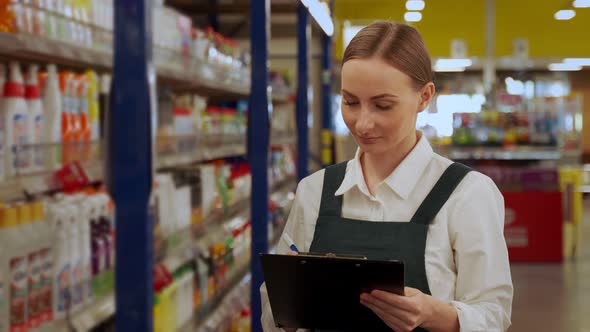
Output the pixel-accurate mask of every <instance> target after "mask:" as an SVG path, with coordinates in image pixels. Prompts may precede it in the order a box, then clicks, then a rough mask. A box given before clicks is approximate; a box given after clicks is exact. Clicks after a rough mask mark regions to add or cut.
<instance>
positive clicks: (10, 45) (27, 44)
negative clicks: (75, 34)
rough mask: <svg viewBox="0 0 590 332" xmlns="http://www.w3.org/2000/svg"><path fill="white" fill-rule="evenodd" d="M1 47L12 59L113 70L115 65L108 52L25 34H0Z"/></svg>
mask: <svg viewBox="0 0 590 332" xmlns="http://www.w3.org/2000/svg"><path fill="white" fill-rule="evenodd" d="M0 45H2V48H0V55H4V56H9V57H10V58H11V59H23V60H27V61H39V62H42V63H46V62H53V63H56V64H58V65H66V66H68V67H79V68H88V67H92V68H97V69H99V68H100V69H108V68H111V67H112V63H113V56H112V54H109V53H107V52H102V51H98V50H94V49H90V48H86V47H81V46H78V45H72V44H68V43H65V42H62V41H58V40H51V39H46V38H40V37H36V36H32V35H29V34H25V33H5V32H0Z"/></svg>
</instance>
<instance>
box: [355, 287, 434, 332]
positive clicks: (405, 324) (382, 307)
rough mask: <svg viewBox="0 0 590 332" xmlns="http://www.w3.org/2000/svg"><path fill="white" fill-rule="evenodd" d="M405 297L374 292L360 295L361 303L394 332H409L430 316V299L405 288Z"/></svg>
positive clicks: (432, 309) (431, 307)
mask: <svg viewBox="0 0 590 332" xmlns="http://www.w3.org/2000/svg"><path fill="white" fill-rule="evenodd" d="M404 291H405V296H401V295H397V294H392V293H388V292H384V291H380V290H374V291H372V292H371V293H370V294H367V293H364V294H361V303H362V304H363V305H364V306H366V307H367V308H369V309H371V310H372V311H373V312H374V313H375V314H376V315H377V316H379V318H381V320H383V322H385V324H387V326H389V327H390V328H392V329H393V330H395V331H396V332H409V331H413V330H414V329H415V328H417V327H419V326H421V325H423V324H424V322H426V321H428V320H429V319H430V317H431V316H432V312H433V311H434V308H433V306H434V304H433V303H432V297H431V296H429V295H426V294H424V293H422V292H421V291H420V290H418V289H415V288H410V287H406V288H405V290H404Z"/></svg>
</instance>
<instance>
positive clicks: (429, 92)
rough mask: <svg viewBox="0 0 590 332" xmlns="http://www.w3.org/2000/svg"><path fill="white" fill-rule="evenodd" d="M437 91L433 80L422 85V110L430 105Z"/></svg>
mask: <svg viewBox="0 0 590 332" xmlns="http://www.w3.org/2000/svg"><path fill="white" fill-rule="evenodd" d="M435 92H436V91H435V88H434V83H432V82H428V83H426V85H424V87H422V90H421V91H420V111H422V110H424V109H425V108H426V107H428V105H429V104H430V102H431V101H432V99H433V98H434V93H435Z"/></svg>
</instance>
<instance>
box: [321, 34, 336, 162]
mask: <svg viewBox="0 0 590 332" xmlns="http://www.w3.org/2000/svg"><path fill="white" fill-rule="evenodd" d="M333 77H334V76H333V75H332V37H331V36H328V35H327V34H325V33H324V34H322V164H323V166H324V167H327V166H329V165H331V164H333V163H334V148H333V146H334V119H333V118H334V115H333V114H334V112H333V107H332V80H333Z"/></svg>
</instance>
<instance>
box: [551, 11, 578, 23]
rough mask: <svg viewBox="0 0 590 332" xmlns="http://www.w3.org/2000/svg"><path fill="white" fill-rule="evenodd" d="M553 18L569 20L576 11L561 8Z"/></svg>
mask: <svg viewBox="0 0 590 332" xmlns="http://www.w3.org/2000/svg"><path fill="white" fill-rule="evenodd" d="M554 16H555V19H556V20H560V21H564V20H571V19H572V18H574V16H576V12H575V11H574V10H573V9H562V10H560V11H558V12H556V13H555V15H554Z"/></svg>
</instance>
